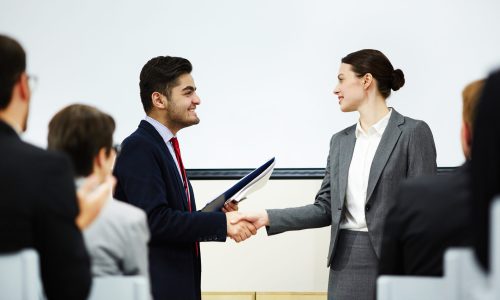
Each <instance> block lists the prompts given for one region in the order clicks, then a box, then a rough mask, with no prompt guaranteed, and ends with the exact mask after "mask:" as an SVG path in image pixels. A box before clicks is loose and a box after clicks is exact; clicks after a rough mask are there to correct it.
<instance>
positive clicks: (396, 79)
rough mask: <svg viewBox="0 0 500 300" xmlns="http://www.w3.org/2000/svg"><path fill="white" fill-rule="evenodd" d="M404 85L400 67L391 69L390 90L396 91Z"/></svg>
mask: <svg viewBox="0 0 500 300" xmlns="http://www.w3.org/2000/svg"><path fill="white" fill-rule="evenodd" d="M403 85H405V74H403V71H401V70H400V69H396V70H394V71H392V86H391V88H392V90H393V91H397V90H399V89H400V88H401V87H402V86H403Z"/></svg>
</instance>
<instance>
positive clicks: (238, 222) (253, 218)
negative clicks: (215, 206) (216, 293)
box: [222, 202, 269, 243]
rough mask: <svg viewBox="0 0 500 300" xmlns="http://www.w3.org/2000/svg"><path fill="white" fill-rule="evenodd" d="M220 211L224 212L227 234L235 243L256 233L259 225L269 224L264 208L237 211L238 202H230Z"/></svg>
mask: <svg viewBox="0 0 500 300" xmlns="http://www.w3.org/2000/svg"><path fill="white" fill-rule="evenodd" d="M222 211H223V212H225V213H226V220H227V236H228V237H230V238H231V239H233V240H234V241H236V242H237V243H239V242H242V241H244V240H246V239H248V238H250V237H251V236H252V235H255V234H257V230H259V229H260V228H261V227H263V226H267V225H269V218H268V216H267V212H266V211H265V210H262V211H257V212H239V211H238V204H235V203H232V202H230V203H228V204H225V205H224V208H223V209H222Z"/></svg>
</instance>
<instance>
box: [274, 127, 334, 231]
mask: <svg viewBox="0 0 500 300" xmlns="http://www.w3.org/2000/svg"><path fill="white" fill-rule="evenodd" d="M334 137H335V136H334ZM334 137H332V140H331V141H330V153H332V151H331V148H332V147H333V144H334V142H333V141H334ZM330 156H331V154H330V155H328V159H327V163H326V169H325V177H324V178H323V182H322V183H321V187H320V189H319V191H318V193H317V194H316V198H315V200H314V203H313V204H309V205H305V206H301V207H293V208H283V209H268V210H267V214H268V217H269V226H267V227H266V229H267V234H268V235H273V234H278V233H282V232H285V231H290V230H302V229H308V228H319V227H325V226H328V225H331V223H332V217H331V215H332V212H331V184H330V176H331V174H330V173H331V170H330Z"/></svg>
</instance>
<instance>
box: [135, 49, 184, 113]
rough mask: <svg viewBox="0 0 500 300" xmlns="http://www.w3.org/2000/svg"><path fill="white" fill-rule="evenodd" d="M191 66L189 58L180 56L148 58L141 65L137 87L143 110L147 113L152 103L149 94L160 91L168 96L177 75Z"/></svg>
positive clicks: (174, 84) (175, 82)
mask: <svg viewBox="0 0 500 300" xmlns="http://www.w3.org/2000/svg"><path fill="white" fill-rule="evenodd" d="M192 70H193V66H192V65H191V63H190V62H189V60H187V59H185V58H182V57H172V56H158V57H155V58H152V59H151V60H149V61H148V62H147V63H146V64H145V65H144V67H142V70H141V75H140V78H139V79H140V81H139V88H140V91H141V101H142V106H143V107H144V111H145V112H146V113H149V112H150V111H151V108H152V107H153V104H152V102H151V95H152V94H153V93H154V92H158V93H161V94H162V95H165V96H166V97H167V99H168V98H170V92H171V90H172V88H173V87H175V86H176V85H177V84H178V83H177V79H178V78H179V76H181V75H183V74H189V73H191V71H192Z"/></svg>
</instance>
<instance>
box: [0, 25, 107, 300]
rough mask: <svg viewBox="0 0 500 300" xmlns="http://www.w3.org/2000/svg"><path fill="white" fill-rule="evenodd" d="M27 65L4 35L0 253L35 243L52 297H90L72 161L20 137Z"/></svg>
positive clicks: (0, 46)
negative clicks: (70, 162) (71, 167)
mask: <svg viewBox="0 0 500 300" xmlns="http://www.w3.org/2000/svg"><path fill="white" fill-rule="evenodd" d="M25 70H26V55H25V52H24V50H23V49H22V47H21V46H20V45H19V43H17V42H16V41H15V40H13V39H11V38H9V37H7V36H4V35H0V178H1V179H0V252H2V253H6V252H13V251H18V250H21V249H24V248H34V249H35V250H36V251H37V252H38V255H39V258H40V269H41V277H42V283H43V288H44V290H45V294H46V296H47V297H48V298H49V299H65V300H67V299H86V298H87V295H88V292H89V289H90V284H91V277H90V264H89V257H88V255H87V252H86V251H85V245H84V242H83V238H82V234H81V232H80V230H79V228H78V227H77V225H76V223H75V219H76V218H77V215H78V213H79V209H78V205H77V200H76V194H75V186H74V183H73V179H72V174H71V169H70V164H69V161H68V160H67V159H66V158H65V157H63V156H61V155H59V154H55V153H51V152H47V151H44V150H42V149H39V148H37V147H35V146H32V145H30V144H27V143H25V142H23V141H21V139H20V138H19V134H21V133H22V132H24V131H25V130H26V124H27V118H28V111H29V104H30V96H31V91H30V87H29V85H28V81H29V80H28V79H29V76H28V75H27V74H26V71H25ZM108 192H109V190H108ZM0 293H1V291H0Z"/></svg>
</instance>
